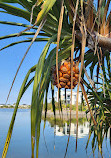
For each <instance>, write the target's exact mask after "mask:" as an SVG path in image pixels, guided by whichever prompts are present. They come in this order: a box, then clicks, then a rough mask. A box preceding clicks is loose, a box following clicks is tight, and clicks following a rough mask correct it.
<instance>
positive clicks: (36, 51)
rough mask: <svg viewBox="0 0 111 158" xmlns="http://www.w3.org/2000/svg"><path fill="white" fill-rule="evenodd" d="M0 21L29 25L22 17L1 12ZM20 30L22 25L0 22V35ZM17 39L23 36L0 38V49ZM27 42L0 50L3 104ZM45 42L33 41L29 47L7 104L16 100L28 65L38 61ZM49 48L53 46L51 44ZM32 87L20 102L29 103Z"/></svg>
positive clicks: (1, 102) (0, 93)
mask: <svg viewBox="0 0 111 158" xmlns="http://www.w3.org/2000/svg"><path fill="white" fill-rule="evenodd" d="M0 21H11V22H19V23H25V24H28V25H29V22H28V21H26V20H25V19H23V18H19V17H16V16H12V15H7V14H3V13H0ZM22 30H24V28H23V27H17V26H11V25H3V24H0V37H1V36H4V35H8V34H12V33H19V32H20V31H22ZM19 39H21V40H22V39H24V38H21V37H14V38H11V39H7V40H5V39H4V40H0V49H1V48H2V47H4V46H6V45H8V44H10V43H11V42H16V41H18V40H19ZM29 44H30V43H23V44H18V45H15V46H12V47H9V48H7V49H5V50H2V51H0V104H4V103H5V102H6V98H7V95H8V92H9V89H10V87H11V83H12V81H13V78H14V76H15V73H16V71H17V68H18V66H19V64H20V61H21V60H22V57H23V56H24V54H25V52H26V50H27V48H28V46H29ZM45 44H46V42H35V43H34V44H33V45H32V47H31V49H30V50H29V52H28V54H27V56H26V58H25V60H24V62H23V64H22V66H21V69H20V71H19V73H18V76H17V78H16V80H15V84H14V86H13V88H12V92H11V94H10V97H9V100H8V104H13V103H15V102H16V99H17V96H18V93H19V90H20V86H21V84H22V82H23V79H24V77H25V75H26V73H27V72H28V70H29V69H30V67H32V66H33V65H35V64H36V63H37V62H38V59H39V57H40V54H41V52H42V50H43V48H44V46H45ZM51 48H53V46H52V47H51ZM51 48H50V49H51ZM32 88H33V84H32V85H31V86H30V88H29V89H28V90H27V91H26V93H25V94H24V96H23V97H22V99H21V102H20V104H24V103H25V104H30V103H31V97H32ZM49 95H50V92H49ZM49 98H50V96H49Z"/></svg>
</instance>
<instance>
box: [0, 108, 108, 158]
mask: <svg viewBox="0 0 111 158" xmlns="http://www.w3.org/2000/svg"><path fill="white" fill-rule="evenodd" d="M12 113H13V109H0V120H1V121H0V157H1V155H2V151H3V147H4V143H5V139H6V135H7V130H8V127H9V124H10V120H11V117H12ZM43 120H44V118H43ZM43 120H42V122H41V135H40V144H39V158H63V157H64V154H65V151H66V145H67V141H68V135H69V122H68V121H67V120H64V121H63V122H61V121H60V120H59V119H56V126H55V121H54V118H51V117H50V118H47V121H46V126H45V130H44V136H45V140H46V144H47V148H48V151H49V153H48V152H47V149H46V145H45V141H44V137H43V127H44V121H43ZM71 122H72V123H71V137H70V141H69V147H68V151H67V156H66V157H67V158H86V157H89V158H93V157H94V155H93V151H92V150H93V148H92V145H93V143H94V140H95V143H96V142H97V141H98V140H99V137H97V136H99V134H98V133H100V131H98V133H97V132H96V131H95V133H94V131H92V133H91V136H90V140H89V144H88V146H87V152H86V145H87V141H88V136H89V134H90V133H89V131H90V126H89V123H88V122H87V121H86V119H84V118H81V119H79V127H78V148H77V152H75V146H76V139H75V137H76V120H75V119H73V120H72V121H71ZM30 131H31V129H30V110H25V109H23V110H20V109H19V110H18V113H17V117H16V121H15V125H14V130H13V133H12V138H11V142H10V146H9V150H8V153H7V158H31V143H30V142H31V139H30V138H31V136H30V135H31V133H30ZM54 133H55V136H54ZM101 133H102V132H101ZM103 135H104V131H103V133H102V136H103ZM110 138H111V129H109V130H108V132H107V139H106V137H105V136H104V140H103V139H102V154H103V155H104V158H108V157H109V155H110V156H111V148H110V143H111V139H110ZM97 143H98V142H97ZM106 144H107V146H106ZM54 145H55V150H54ZM95 146H96V144H94V147H95ZM94 152H95V158H98V146H96V149H95V151H94ZM100 158H101V156H100Z"/></svg>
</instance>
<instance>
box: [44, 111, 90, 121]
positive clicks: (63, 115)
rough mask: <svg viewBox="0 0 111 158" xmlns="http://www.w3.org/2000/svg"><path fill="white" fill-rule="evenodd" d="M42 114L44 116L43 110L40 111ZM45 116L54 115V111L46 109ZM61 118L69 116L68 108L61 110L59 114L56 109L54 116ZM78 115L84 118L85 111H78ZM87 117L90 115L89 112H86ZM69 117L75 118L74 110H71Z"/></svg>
mask: <svg viewBox="0 0 111 158" xmlns="http://www.w3.org/2000/svg"><path fill="white" fill-rule="evenodd" d="M42 115H43V116H45V112H44V111H43V112H42ZM47 116H48V117H53V116H54V113H53V111H51V110H48V111H47ZM60 116H61V118H62V117H63V119H67V118H70V110H67V111H66V110H63V111H62V113H61V114H59V110H56V118H60ZM78 117H79V118H84V117H86V112H85V111H78ZM87 117H88V118H89V117H90V114H89V113H88V114H87ZM71 118H76V111H74V110H72V111H71Z"/></svg>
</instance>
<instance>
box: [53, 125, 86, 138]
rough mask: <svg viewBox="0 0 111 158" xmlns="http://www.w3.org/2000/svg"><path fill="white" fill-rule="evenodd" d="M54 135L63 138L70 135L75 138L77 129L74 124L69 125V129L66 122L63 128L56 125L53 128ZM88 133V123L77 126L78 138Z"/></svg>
mask: <svg viewBox="0 0 111 158" xmlns="http://www.w3.org/2000/svg"><path fill="white" fill-rule="evenodd" d="M54 130H55V134H56V135H57V136H65V135H69V132H70V135H71V136H73V137H76V133H77V131H76V130H77V128H76V123H71V129H70V126H69V125H68V123H67V122H66V123H65V124H64V126H63V127H59V126H58V125H56V126H55V129H54ZM88 133H89V122H84V123H83V124H79V126H78V138H83V137H85V136H87V135H88Z"/></svg>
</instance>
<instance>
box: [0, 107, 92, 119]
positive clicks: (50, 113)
mask: <svg viewBox="0 0 111 158" xmlns="http://www.w3.org/2000/svg"><path fill="white" fill-rule="evenodd" d="M0 109H14V106H10V107H8V106H3V107H0ZM18 109H30V105H27V106H26V105H25V106H21V105H19V107H18ZM55 113H56V118H60V114H59V110H56V112H55ZM42 116H43V117H44V116H45V111H43V112H42ZM47 117H54V113H53V111H52V110H47ZM62 117H63V119H67V118H70V110H69V109H68V110H65V109H63V111H62V113H61V118H62ZM78 117H79V118H84V117H86V112H85V111H78ZM87 117H88V118H89V117H90V114H89V113H88V114H87ZM71 118H76V111H74V110H72V111H71Z"/></svg>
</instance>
